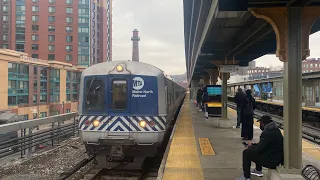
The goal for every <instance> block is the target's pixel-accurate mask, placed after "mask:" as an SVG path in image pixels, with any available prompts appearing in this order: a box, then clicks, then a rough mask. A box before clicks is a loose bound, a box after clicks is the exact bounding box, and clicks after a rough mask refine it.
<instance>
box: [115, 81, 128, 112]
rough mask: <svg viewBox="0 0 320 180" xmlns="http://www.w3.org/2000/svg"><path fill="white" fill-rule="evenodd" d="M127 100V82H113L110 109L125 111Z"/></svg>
mask: <svg viewBox="0 0 320 180" xmlns="http://www.w3.org/2000/svg"><path fill="white" fill-rule="evenodd" d="M127 99H128V97H127V81H125V80H114V81H113V82H112V109H114V110H125V109H126V108H127Z"/></svg>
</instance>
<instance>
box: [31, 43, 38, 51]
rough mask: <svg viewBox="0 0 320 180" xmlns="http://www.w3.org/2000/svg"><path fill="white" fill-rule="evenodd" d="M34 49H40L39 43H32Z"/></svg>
mask: <svg viewBox="0 0 320 180" xmlns="http://www.w3.org/2000/svg"><path fill="white" fill-rule="evenodd" d="M31 46H32V50H39V44H32V45H31Z"/></svg>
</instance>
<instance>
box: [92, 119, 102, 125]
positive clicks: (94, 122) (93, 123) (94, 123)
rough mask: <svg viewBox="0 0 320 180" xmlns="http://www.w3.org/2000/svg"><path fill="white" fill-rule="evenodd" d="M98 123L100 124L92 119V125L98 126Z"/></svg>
mask: <svg viewBox="0 0 320 180" xmlns="http://www.w3.org/2000/svg"><path fill="white" fill-rule="evenodd" d="M99 124H100V122H99V120H94V121H93V122H92V125H93V126H94V127H97V126H99Z"/></svg>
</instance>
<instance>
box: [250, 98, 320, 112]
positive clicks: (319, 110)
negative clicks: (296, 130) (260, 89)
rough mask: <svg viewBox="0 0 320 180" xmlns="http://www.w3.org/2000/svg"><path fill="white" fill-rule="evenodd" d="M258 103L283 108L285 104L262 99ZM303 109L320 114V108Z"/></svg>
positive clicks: (304, 107)
mask: <svg viewBox="0 0 320 180" xmlns="http://www.w3.org/2000/svg"><path fill="white" fill-rule="evenodd" d="M256 101H258V102H262V103H268V104H274V105H279V106H283V104H282V103H279V102H272V101H265V100H260V99H257V100H256ZM302 109H303V110H308V111H315V112H320V108H312V107H306V106H303V107H302Z"/></svg>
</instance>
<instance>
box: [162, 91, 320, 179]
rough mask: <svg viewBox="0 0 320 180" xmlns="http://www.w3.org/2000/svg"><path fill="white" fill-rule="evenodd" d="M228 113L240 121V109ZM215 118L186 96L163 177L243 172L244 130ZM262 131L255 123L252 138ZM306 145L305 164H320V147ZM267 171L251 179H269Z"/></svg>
mask: <svg viewBox="0 0 320 180" xmlns="http://www.w3.org/2000/svg"><path fill="white" fill-rule="evenodd" d="M228 116H229V118H230V119H231V121H233V122H234V124H235V125H236V112H235V111H234V110H232V109H229V110H228ZM213 121H214V118H209V120H205V117H204V113H203V112H199V111H198V108H197V107H195V105H194V104H193V103H192V102H191V101H190V98H189V97H186V98H185V101H184V104H183V106H182V108H181V111H180V114H179V117H178V119H177V122H176V125H175V129H174V131H173V133H172V135H171V137H170V141H169V144H168V147H167V153H166V155H165V156H164V158H163V163H162V164H163V165H162V167H161V168H160V171H162V173H160V174H161V175H160V176H162V179H163V180H180V179H181V180H182V179H183V180H193V179H195V180H203V179H204V180H213V179H217V180H232V179H235V178H238V177H240V176H241V175H242V151H243V150H244V146H243V145H242V142H243V141H242V140H241V137H240V131H241V130H240V129H236V128H233V129H221V128H215V127H214V123H213ZM260 134H261V130H260V129H259V128H258V127H257V123H255V127H254V139H253V140H252V141H253V142H258V141H259V136H260ZM302 146H303V164H304V165H307V164H312V165H314V166H316V167H318V168H320V147H319V146H317V145H315V144H312V143H309V142H307V141H303V143H302ZM252 168H254V163H252ZM161 169H162V170H161ZM160 171H159V172H160ZM263 172H264V177H263V178H259V177H251V179H252V180H264V179H267V169H263Z"/></svg>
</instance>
